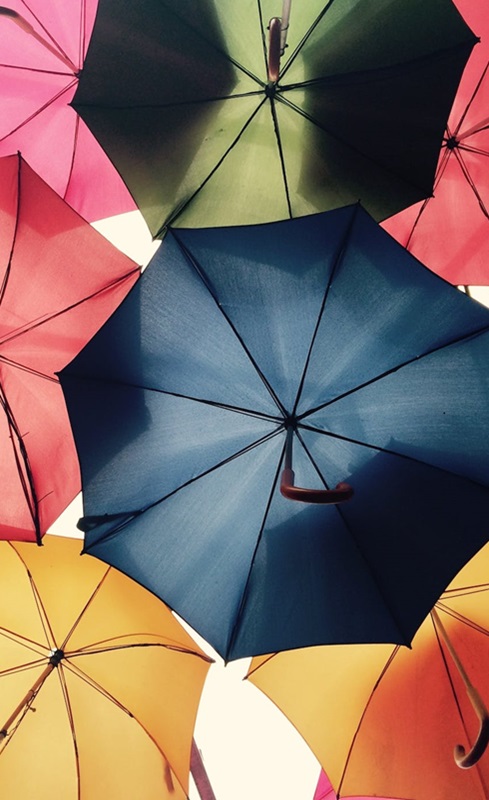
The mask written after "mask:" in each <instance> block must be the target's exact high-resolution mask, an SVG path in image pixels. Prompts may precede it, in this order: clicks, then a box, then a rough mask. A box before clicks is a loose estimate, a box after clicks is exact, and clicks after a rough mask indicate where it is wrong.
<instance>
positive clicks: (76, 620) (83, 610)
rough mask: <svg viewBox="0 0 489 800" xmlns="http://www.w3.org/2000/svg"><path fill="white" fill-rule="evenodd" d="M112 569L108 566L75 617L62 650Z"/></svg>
mask: <svg viewBox="0 0 489 800" xmlns="http://www.w3.org/2000/svg"><path fill="white" fill-rule="evenodd" d="M110 570H111V568H110V567H108V568H107V569H106V570H105V572H104V574H103V575H102V577H101V578H100V580H99V581H98V583H97V584H96V585H95V587H94V589H93V591H92V593H91V595H90V596H89V597H88V599H87V601H86V603H85V605H84V606H83V607H82V608H81V610H80V611H79V612H78V615H77V616H76V617H75V619H74V622H73V624H72V626H71V628H70V629H69V631H68V633H67V634H66V636H65V638H64V640H63V643H62V644H61V645H60V649H61V650H63V651H64V650H65V649H66V645H67V644H68V641H69V639H70V638H71V636H72V635H73V633H74V631H75V629H76V628H77V627H78V625H79V624H80V621H81V619H82V617H83V615H84V614H85V613H86V611H87V609H88V608H89V606H90V605H91V604H92V603H93V601H94V599H95V597H96V595H97V594H98V592H99V591H100V589H101V587H102V585H103V583H104V582H105V580H106V578H107V575H108V574H109V572H110Z"/></svg>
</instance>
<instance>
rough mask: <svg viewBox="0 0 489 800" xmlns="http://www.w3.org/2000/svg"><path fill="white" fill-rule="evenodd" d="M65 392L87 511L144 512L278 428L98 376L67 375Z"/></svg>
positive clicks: (227, 411)
mask: <svg viewBox="0 0 489 800" xmlns="http://www.w3.org/2000/svg"><path fill="white" fill-rule="evenodd" d="M64 391H65V396H66V398H67V401H68V406H69V408H70V414H71V418H72V425H73V430H74V434H75V438H76V441H77V447H78V453H79V455H80V460H81V465H82V478H83V486H84V490H83V501H84V507H85V510H86V511H87V513H89V514H91V515H95V514H98V515H104V514H113V513H116V512H133V511H137V510H141V509H144V508H146V506H148V505H150V504H151V503H155V502H157V501H158V500H160V499H161V498H162V497H165V496H166V495H167V494H169V493H171V492H173V491H175V489H178V488H179V487H180V486H182V485H183V484H184V483H187V482H188V481H190V480H193V479H195V478H196V477H197V476H199V475H200V474H201V473H203V472H205V471H207V470H209V469H213V468H215V467H216V465H218V464H220V463H221V462H224V461H226V460H227V459H229V458H231V457H234V456H235V455H236V454H237V453H239V452H240V451H241V450H243V449H244V448H246V447H249V446H251V445H253V443H254V442H256V441H257V440H260V439H262V438H263V437H264V436H268V435H270V434H273V432H274V431H275V430H276V429H277V427H278V426H277V424H276V423H272V422H269V421H268V420H262V419H260V418H258V417H252V416H248V415H246V414H240V413H237V412H235V411H229V410H227V409H221V408H219V407H218V406H211V405H206V404H204V403H199V402H197V401H194V400H189V399H186V398H180V397H173V396H171V395H166V394H164V393H162V392H157V391H154V390H145V389H138V388H135V387H134V386H125V385H119V384H116V383H112V382H104V381H102V380H101V379H97V380H94V381H88V380H86V379H81V378H73V377H71V376H68V375H67V376H65V378H64ZM87 409H89V410H90V411H89V413H87ZM100 442H103V447H100V446H99V443H100ZM282 446H283V433H282ZM275 468H276V467H275Z"/></svg>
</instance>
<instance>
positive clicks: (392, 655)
mask: <svg viewBox="0 0 489 800" xmlns="http://www.w3.org/2000/svg"><path fill="white" fill-rule="evenodd" d="M399 650H400V645H394V647H393V649H392V651H391V652H390V653H389V656H388V658H387V660H386V662H385V664H384V666H383V668H382V670H381V672H380V674H379V676H378V677H377V680H376V681H375V684H374V686H373V688H372V691H371V692H370V696H369V698H368V700H367V702H366V703H365V706H364V708H363V710H362V713H361V715H360V719H359V720H358V724H357V726H356V729H355V733H354V734H353V736H352V738H351V742H350V745H349V747H348V752H347V754H346V757H345V763H344V765H343V769H342V773H341V777H340V779H339V781H338V790H337V791H338V798H339V797H340V796H341V787H342V785H343V782H344V780H345V778H346V772H347V770H348V765H349V763H350V760H351V758H352V756H353V750H354V747H355V742H356V739H357V737H358V736H359V735H360V732H361V727H362V724H363V720H364V719H365V717H366V714H367V711H368V708H369V706H370V703H371V702H372V700H373V696H374V694H375V692H376V691H377V689H378V688H379V686H380V683H381V681H382V679H383V677H384V675H385V674H386V672H387V670H388V669H389V667H391V666H392V664H393V662H394V659H395V657H396V655H397V654H398V652H399ZM392 800H394V798H393V799H392Z"/></svg>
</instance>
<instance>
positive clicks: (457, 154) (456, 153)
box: [454, 148, 489, 218]
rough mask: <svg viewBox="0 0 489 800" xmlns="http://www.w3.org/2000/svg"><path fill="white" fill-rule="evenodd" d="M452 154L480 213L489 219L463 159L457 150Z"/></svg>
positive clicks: (488, 213)
mask: <svg viewBox="0 0 489 800" xmlns="http://www.w3.org/2000/svg"><path fill="white" fill-rule="evenodd" d="M454 153H455V157H456V159H457V161H458V163H459V166H460V169H461V170H462V173H463V175H464V177H465V179H466V181H467V183H468V184H469V186H470V188H471V189H472V191H473V193H474V195H475V197H476V199H477V202H478V203H479V207H480V210H481V211H482V213H483V214H484V216H485V217H488V218H489V212H488V210H487V208H486V206H485V203H484V201H483V199H482V197H481V195H480V193H479V191H478V189H477V186H476V185H475V182H474V180H473V179H472V176H471V174H470V172H469V170H468V167H467V165H466V163H465V161H464V159H463V158H462V156H461V154H460V153H459V152H458V148H455V149H454ZM484 155H486V154H484Z"/></svg>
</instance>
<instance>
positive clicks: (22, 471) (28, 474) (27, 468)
mask: <svg viewBox="0 0 489 800" xmlns="http://www.w3.org/2000/svg"><path fill="white" fill-rule="evenodd" d="M0 405H1V406H2V407H3V410H4V411H5V416H6V418H7V425H8V429H9V432H10V434H9V438H10V441H11V442H12V451H13V456H14V460H15V463H16V466H17V474H18V476H19V481H20V484H21V486H22V491H23V493H24V498H25V501H26V504H27V508H28V510H29V514H30V517H31V520H32V524H33V526H34V532H35V536H36V542H37V544H38V545H40V544H41V539H42V535H41V521H40V519H39V498H38V497H37V492H36V487H35V483H34V475H33V472H32V469H31V465H30V460H29V455H28V453H27V448H26V446H25V443H24V438H23V436H22V434H21V432H20V430H19V428H18V426H17V423H16V421H15V417H14V414H13V411H12V409H11V407H10V404H9V402H8V400H7V398H6V396H5V393H4V391H3V386H2V385H1V384H0ZM16 442H17V446H18V447H17V446H16V444H15V443H16ZM19 451H20V454H19ZM19 557H20V556H19Z"/></svg>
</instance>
